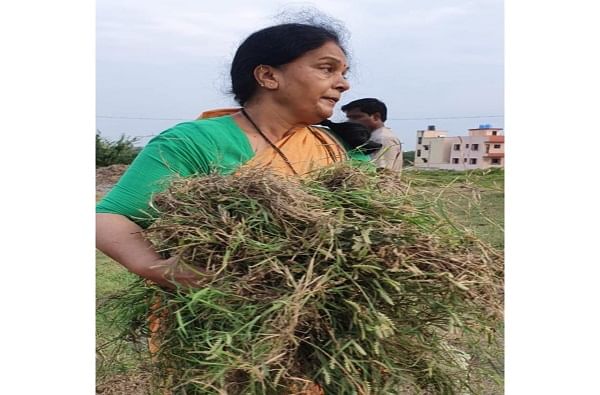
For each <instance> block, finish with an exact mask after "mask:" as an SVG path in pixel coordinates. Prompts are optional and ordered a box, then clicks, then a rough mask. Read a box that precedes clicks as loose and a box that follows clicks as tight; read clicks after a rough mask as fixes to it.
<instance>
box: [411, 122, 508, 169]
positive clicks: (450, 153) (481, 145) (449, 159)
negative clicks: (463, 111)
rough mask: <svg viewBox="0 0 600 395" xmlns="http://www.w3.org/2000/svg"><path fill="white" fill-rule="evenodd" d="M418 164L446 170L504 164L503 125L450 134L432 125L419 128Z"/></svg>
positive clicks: (485, 126)
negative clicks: (458, 134)
mask: <svg viewBox="0 0 600 395" xmlns="http://www.w3.org/2000/svg"><path fill="white" fill-rule="evenodd" d="M415 167H417V168H421V169H423V168H425V169H427V168H430V169H446V170H472V169H487V168H490V167H504V134H503V129H502V128H492V127H491V125H489V124H486V125H479V128H477V129H469V135H468V136H450V137H448V132H446V131H444V130H436V128H435V125H430V126H428V127H427V130H417V147H416V149H415Z"/></svg>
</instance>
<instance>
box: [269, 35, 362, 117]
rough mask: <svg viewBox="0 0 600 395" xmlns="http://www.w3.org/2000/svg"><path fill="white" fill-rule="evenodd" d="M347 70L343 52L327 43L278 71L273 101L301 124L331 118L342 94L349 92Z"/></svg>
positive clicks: (332, 44) (333, 44)
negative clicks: (277, 83)
mask: <svg viewBox="0 0 600 395" xmlns="http://www.w3.org/2000/svg"><path fill="white" fill-rule="evenodd" d="M347 70H348V65H347V59H346V55H345V54H344V52H343V51H342V49H341V48H340V47H339V46H338V45H337V44H335V43H334V42H327V43H325V44H324V45H322V46H321V47H319V48H317V49H314V50H312V51H309V52H307V53H305V54H304V55H302V56H301V57H300V58H298V59H296V60H294V61H293V62H290V63H288V64H285V65H283V66H281V67H279V68H278V69H277V72H276V74H277V76H278V82H279V89H277V90H276V92H275V94H276V100H278V101H279V102H280V103H281V104H283V105H284V106H285V107H286V108H287V109H289V110H290V112H291V113H292V114H293V115H294V116H296V117H297V119H298V120H299V121H300V122H305V123H308V124H315V123H318V122H320V121H322V120H324V119H327V118H329V117H331V115H332V114H333V108H334V107H335V105H336V103H337V102H338V101H339V100H340V97H341V95H342V93H343V92H345V91H347V90H348V89H350V85H349V84H348V81H347V80H346V78H345V74H346V72H347Z"/></svg>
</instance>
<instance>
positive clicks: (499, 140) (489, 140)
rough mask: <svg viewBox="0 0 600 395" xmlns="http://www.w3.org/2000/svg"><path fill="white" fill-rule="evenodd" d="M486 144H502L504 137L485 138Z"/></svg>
mask: <svg viewBox="0 0 600 395" xmlns="http://www.w3.org/2000/svg"><path fill="white" fill-rule="evenodd" d="M485 142H486V143H503V142H504V136H487V140H486V141H485Z"/></svg>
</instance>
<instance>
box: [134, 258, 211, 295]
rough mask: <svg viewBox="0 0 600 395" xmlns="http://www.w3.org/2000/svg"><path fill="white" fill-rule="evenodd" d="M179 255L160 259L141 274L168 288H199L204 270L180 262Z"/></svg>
mask: <svg viewBox="0 0 600 395" xmlns="http://www.w3.org/2000/svg"><path fill="white" fill-rule="evenodd" d="M178 261H179V258H178V257H177V256H174V257H171V258H168V259H159V260H157V261H155V262H154V263H152V264H150V265H145V268H144V269H142V270H141V271H140V273H137V274H139V275H140V276H142V277H144V278H146V279H148V280H150V281H152V282H154V283H156V284H158V285H160V286H162V287H166V288H176V287H183V288H197V287H199V286H200V285H201V284H202V282H203V281H202V279H203V278H205V276H203V274H202V271H200V270H199V269H196V268H192V267H191V266H189V265H186V264H184V263H181V262H178Z"/></svg>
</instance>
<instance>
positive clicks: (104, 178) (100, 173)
mask: <svg viewBox="0 0 600 395" xmlns="http://www.w3.org/2000/svg"><path fill="white" fill-rule="evenodd" d="M127 167H128V165H110V166H105V167H97V168H96V200H99V199H100V198H102V196H104V195H105V194H106V192H108V191H109V190H110V189H111V188H112V187H113V185H115V183H116V182H117V181H118V180H119V178H121V176H122V175H123V173H125V170H127Z"/></svg>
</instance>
